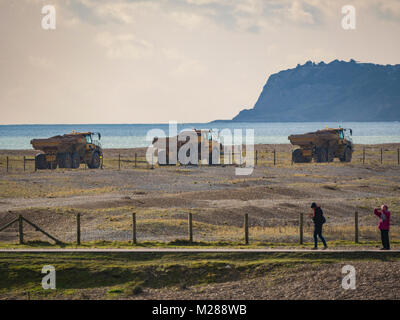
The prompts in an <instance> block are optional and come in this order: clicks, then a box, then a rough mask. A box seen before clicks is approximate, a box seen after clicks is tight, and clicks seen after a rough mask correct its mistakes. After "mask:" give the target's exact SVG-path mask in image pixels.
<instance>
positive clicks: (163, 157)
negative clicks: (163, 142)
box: [158, 149, 168, 166]
mask: <svg viewBox="0 0 400 320" xmlns="http://www.w3.org/2000/svg"><path fill="white" fill-rule="evenodd" d="M158 164H159V165H160V166H165V165H167V164H168V157H167V151H166V150H164V149H162V150H158Z"/></svg>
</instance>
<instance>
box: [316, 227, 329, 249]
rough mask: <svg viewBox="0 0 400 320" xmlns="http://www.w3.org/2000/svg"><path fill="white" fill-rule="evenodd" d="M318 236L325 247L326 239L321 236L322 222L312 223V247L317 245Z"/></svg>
mask: <svg viewBox="0 0 400 320" xmlns="http://www.w3.org/2000/svg"><path fill="white" fill-rule="evenodd" d="M318 237H319V238H320V239H321V241H322V243H323V244H324V247H326V241H325V239H324V237H323V236H322V224H314V247H318Z"/></svg>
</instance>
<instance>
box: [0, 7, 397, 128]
mask: <svg viewBox="0 0 400 320" xmlns="http://www.w3.org/2000/svg"><path fill="white" fill-rule="evenodd" d="M45 5H53V6H54V7H55V9H56V11H55V12H56V28H55V30H52V29H50V30H46V29H43V28H42V19H43V18H44V17H45V16H46V14H43V13H42V7H43V6H45ZM344 5H353V6H354V8H355V9H356V27H355V29H352V30H345V29H343V28H342V24H341V23H342V19H343V17H344V14H343V13H342V6H344ZM399 34H400V1H399V0H356V1H351V0H346V1H342V0H335V1H332V0H279V1H278V0H144V1H139V0H136V1H134V0H44V1H43V0H14V1H13V0H0V39H1V40H0V41H1V42H0V110H1V116H0V124H53V123H55V124H58V123H60V124H65V123H77V124H78V123H85V124H86V123H167V122H168V121H170V120H174V121H178V122H186V123H188V122H208V121H212V120H215V119H231V118H232V117H234V116H235V115H236V114H237V113H238V112H239V111H240V110H242V109H244V108H246V109H247V108H252V107H253V106H254V104H255V102H256V100H257V98H258V96H259V94H260V92H261V90H262V88H263V86H264V85H265V83H266V81H267V79H268V77H269V76H270V75H271V74H273V73H276V72H279V71H280V70H285V69H289V68H294V67H296V65H297V64H304V63H305V62H306V61H308V60H311V61H314V62H320V61H324V62H330V61H332V60H334V59H339V60H345V61H348V60H350V59H354V60H356V61H360V62H372V63H379V64H399V63H400V41H399Z"/></svg>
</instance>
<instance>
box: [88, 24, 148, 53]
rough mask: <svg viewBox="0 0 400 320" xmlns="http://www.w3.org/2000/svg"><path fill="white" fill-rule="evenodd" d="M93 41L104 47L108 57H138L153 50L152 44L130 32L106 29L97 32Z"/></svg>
mask: <svg viewBox="0 0 400 320" xmlns="http://www.w3.org/2000/svg"><path fill="white" fill-rule="evenodd" d="M95 41H96V43H97V44H99V45H100V46H102V47H104V48H105V49H106V56H107V57H108V58H110V59H140V58H143V57H147V56H149V55H151V54H152V52H153V45H152V44H150V43H149V42H147V41H145V40H142V39H138V38H137V37H135V36H134V35H133V34H130V33H125V34H111V33H110V32H107V31H106V32H102V33H99V34H97V35H96V38H95Z"/></svg>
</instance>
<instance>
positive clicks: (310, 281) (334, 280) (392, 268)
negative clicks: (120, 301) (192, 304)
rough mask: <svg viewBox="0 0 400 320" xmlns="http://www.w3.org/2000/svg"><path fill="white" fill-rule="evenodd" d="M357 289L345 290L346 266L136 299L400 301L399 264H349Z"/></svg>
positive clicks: (289, 272) (302, 270)
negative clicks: (354, 274)
mask: <svg viewBox="0 0 400 320" xmlns="http://www.w3.org/2000/svg"><path fill="white" fill-rule="evenodd" d="M347 264H350V265H352V266H354V268H355V269H356V289H354V290H352V289H349V290H344V289H343V288H342V279H343V274H342V272H341V271H342V267H343V266H344V264H342V263H333V264H323V265H305V266H302V267H299V268H296V269H293V270H287V271H285V272H284V273H282V274H278V275H273V276H271V277H269V276H266V277H262V278H256V279H249V280H242V281H234V282H226V283H218V284H211V285H206V286H195V287H188V288H186V289H182V288H172V289H145V290H144V292H143V293H142V294H141V295H139V296H136V297H131V298H134V299H189V300H194V299H208V300H216V299H227V300H231V299H243V300H252V299H254V300H257V299H260V300H282V299H284V300H296V299H306V300H331V299H343V300H348V299H350V300H357V299H371V300H381V299H385V300H390V299H399V298H400V263H399V262H354V263H353V262H348V263H347Z"/></svg>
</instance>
